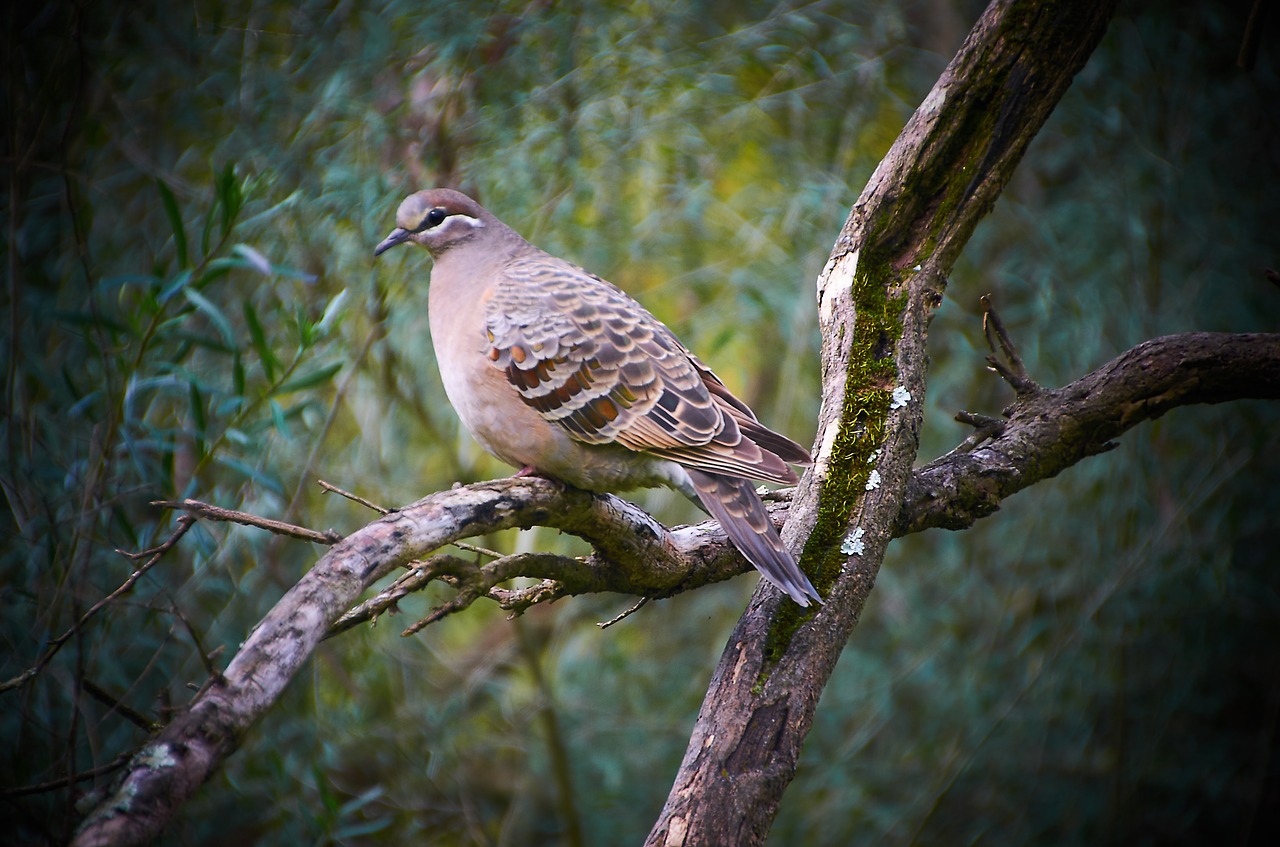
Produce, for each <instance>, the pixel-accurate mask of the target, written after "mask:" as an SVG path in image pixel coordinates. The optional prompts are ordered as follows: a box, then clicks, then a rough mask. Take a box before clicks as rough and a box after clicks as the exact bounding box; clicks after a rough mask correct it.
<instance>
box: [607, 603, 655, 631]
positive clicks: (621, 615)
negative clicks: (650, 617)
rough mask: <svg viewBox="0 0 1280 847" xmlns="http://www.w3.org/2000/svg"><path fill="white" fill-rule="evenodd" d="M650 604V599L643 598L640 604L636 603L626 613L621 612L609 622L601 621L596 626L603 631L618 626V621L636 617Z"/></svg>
mask: <svg viewBox="0 0 1280 847" xmlns="http://www.w3.org/2000/svg"><path fill="white" fill-rule="evenodd" d="M648 602H649V598H648V597H641V598H640V602H639V603H636V604H635V605H634V606H632V607H631V608H629V609H627V610H626V611H625V612H621V613H619V614H617V615H614V616H613V617H611V618H609V620H607V621H600V622H599V623H597V624H596V626H598V627H600V628H601V629H608V628H609V627H611V626H613V625H614V624H616V623H617V622H618V621H620V620H622V619H624V618H629V617H631V616H632V615H634V614H635V613H636V612H638V611H640V610H641V609H643V608H644V607H645V605H646V604H647V603H648Z"/></svg>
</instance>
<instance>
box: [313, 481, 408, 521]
mask: <svg viewBox="0 0 1280 847" xmlns="http://www.w3.org/2000/svg"><path fill="white" fill-rule="evenodd" d="M316 482H318V483H319V484H320V487H321V488H323V489H324V490H325V491H330V492H332V493H334V494H341V495H342V496H343V497H346V498H347V499H348V500H354V501H355V502H357V503H359V504H360V505H361V506H364V507H365V508H368V509H372V510H373V511H375V512H377V513H378V514H380V515H389V514H391V510H390V509H384V508H382V507H381V506H379V505H378V504H376V503H370V502H369V501H368V500H366V499H364V498H363V497H361V496H360V495H359V494H352V493H351V492H350V491H344V490H342V489H341V488H339V487H338V486H336V485H330V484H329V483H327V482H325V481H324V480H323V479H318V480H316Z"/></svg>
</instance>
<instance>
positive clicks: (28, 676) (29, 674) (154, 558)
mask: <svg viewBox="0 0 1280 847" xmlns="http://www.w3.org/2000/svg"><path fill="white" fill-rule="evenodd" d="M195 522H196V519H195V518H193V517H191V516H189V515H183V516H182V517H180V518H178V528H177V529H175V530H174V531H173V534H172V535H170V536H169V539H168V540H167V541H165V542H164V543H163V544H161V545H160V546H159V547H153V548H152V549H151V550H148V551H147V553H150V554H151V558H150V559H148V560H147V561H146V563H144V564H143V565H141V566H140V567H139V568H138V569H137V570H135V571H134V572H133V573H131V574H129V578H128V579H126V580H125V581H124V582H123V583H121V584H120V587H119V588H117V589H116V590H115V591H112V592H111V593H110V594H108V595H107V596H106V597H103V598H102V599H101V600H99V601H98V602H97V603H94V604H93V605H92V606H90V607H89V610H88V611H87V612H85V613H84V614H83V615H81V616H80V619H79V620H77V621H76V622H75V623H74V624H72V626H71V627H70V628H69V629H68V630H67V631H66V632H64V633H62V634H61V635H59V636H58V637H57V638H55V639H53V641H51V642H50V643H49V649H47V650H45V652H44V655H42V656H41V657H40V658H39V659H38V660H37V661H36V663H35V664H34V665H32V666H31V667H29V668H27V669H26V670H25V671H23V672H22V673H20V674H18V675H17V676H15V677H13V678H12V679H7V680H5V681H4V682H0V693H2V692H5V691H9V690H10V689H14V688H20V687H22V686H23V685H26V684H27V683H28V682H30V681H31V680H32V679H35V677H36V675H37V674H39V673H40V672H41V671H42V670H44V669H45V667H46V666H47V665H48V664H49V662H50V661H52V660H53V657H54V656H56V655H57V654H58V651H59V650H61V649H62V645H64V644H66V643H67V641H68V640H69V639H70V638H71V636H73V635H75V634H76V632H77V631H78V630H79V629H80V628H81V627H83V626H84V625H85V624H86V623H88V622H89V619H90V618H92V617H93V616H94V615H96V614H97V613H98V612H100V611H102V610H103V609H105V608H106V607H107V606H108V605H110V604H111V603H113V602H115V601H116V600H117V599H118V598H120V597H123V596H124V595H125V594H128V593H129V592H130V591H132V590H133V587H134V586H135V585H137V584H138V580H140V579H142V576H143V574H145V573H146V572H147V571H149V570H151V568H153V567H154V566H155V564H156V563H157V562H159V561H160V559H161V558H162V557H163V556H164V554H165V553H168V552H169V551H170V550H172V549H173V547H174V545H175V544H177V543H178V541H179V540H181V538H182V536H184V535H186V534H187V530H189V529H190V528H191V527H192V526H194V525H195ZM121 552H122V553H123V551H121ZM123 555H125V556H127V557H128V558H131V559H132V558H137V557H136V556H133V555H130V554H128V553H123Z"/></svg>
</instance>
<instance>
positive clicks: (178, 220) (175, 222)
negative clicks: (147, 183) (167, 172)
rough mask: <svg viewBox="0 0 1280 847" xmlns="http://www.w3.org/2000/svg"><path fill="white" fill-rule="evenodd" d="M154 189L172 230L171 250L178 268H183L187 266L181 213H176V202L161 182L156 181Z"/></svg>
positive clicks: (184, 233)
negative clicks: (157, 193)
mask: <svg viewBox="0 0 1280 847" xmlns="http://www.w3.org/2000/svg"><path fill="white" fill-rule="evenodd" d="M156 187H158V188H159V189H160V201H161V202H162V203H164V213H165V214H166V215H167V216H168V217H169V226H170V227H172V228H173V249H174V251H175V252H176V253H177V256H178V267H179V268H185V267H186V266H187V230H186V227H185V226H183V224H182V213H181V212H179V211H178V201H177V200H176V199H175V198H174V196H173V192H172V191H170V190H169V186H167V185H165V184H164V182H163V181H161V180H159V179H157V180H156Z"/></svg>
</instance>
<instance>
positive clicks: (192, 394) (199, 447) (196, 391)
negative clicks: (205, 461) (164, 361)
mask: <svg viewBox="0 0 1280 847" xmlns="http://www.w3.org/2000/svg"><path fill="white" fill-rule="evenodd" d="M187 388H188V394H187V396H188V398H189V399H190V401H191V421H192V423H193V424H194V425H195V426H194V429H195V436H196V454H197V455H199V456H201V457H203V456H204V451H205V444H204V434H205V427H206V426H207V425H208V419H207V417H206V416H205V411H204V397H203V396H202V395H201V394H200V387H199V386H197V385H196V383H195V380H192V381H191V382H188V383H187Z"/></svg>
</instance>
